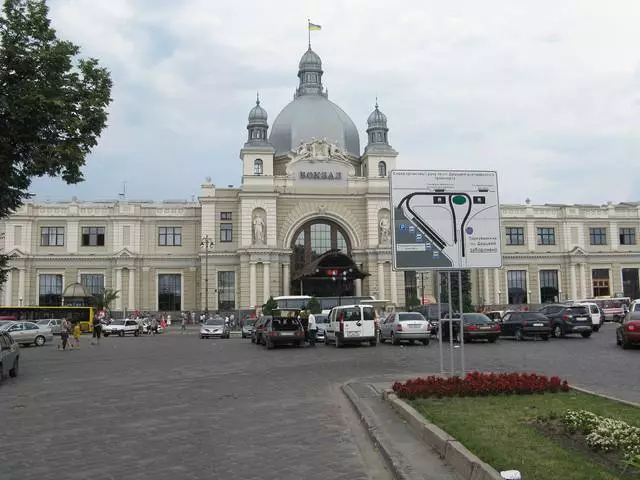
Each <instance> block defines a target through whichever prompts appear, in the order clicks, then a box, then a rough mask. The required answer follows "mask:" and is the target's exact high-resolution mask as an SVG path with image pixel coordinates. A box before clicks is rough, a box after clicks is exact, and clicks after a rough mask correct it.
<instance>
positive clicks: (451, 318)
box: [447, 270, 455, 375]
mask: <svg viewBox="0 0 640 480" xmlns="http://www.w3.org/2000/svg"><path fill="white" fill-rule="evenodd" d="M447 293H448V296H449V356H450V357H451V375H453V374H454V373H455V363H454V361H453V302H452V301H451V270H449V271H448V272H447Z"/></svg>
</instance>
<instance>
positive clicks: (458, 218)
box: [389, 170, 502, 270]
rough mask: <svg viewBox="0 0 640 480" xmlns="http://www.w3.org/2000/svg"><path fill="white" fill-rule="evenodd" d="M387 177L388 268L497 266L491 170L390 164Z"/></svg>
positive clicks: (497, 233) (499, 263) (497, 215)
mask: <svg viewBox="0 0 640 480" xmlns="http://www.w3.org/2000/svg"><path fill="white" fill-rule="evenodd" d="M389 178H390V181H389V187H390V192H391V193H390V195H391V217H392V225H393V229H392V245H393V267H394V269H396V270H424V269H434V270H466V269H470V268H500V267H501V266H502V252H501V246H500V203H499V201H498V175H497V173H496V172H492V171H475V170H393V171H391V172H390V174H389Z"/></svg>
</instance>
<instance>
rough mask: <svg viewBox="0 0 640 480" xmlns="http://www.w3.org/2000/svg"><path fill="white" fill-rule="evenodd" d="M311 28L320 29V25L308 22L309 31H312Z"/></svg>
mask: <svg viewBox="0 0 640 480" xmlns="http://www.w3.org/2000/svg"><path fill="white" fill-rule="evenodd" d="M312 30H322V26H321V25H316V24H315V23H311V22H309V31H312Z"/></svg>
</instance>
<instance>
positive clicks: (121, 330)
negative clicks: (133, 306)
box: [102, 320, 140, 337]
mask: <svg viewBox="0 0 640 480" xmlns="http://www.w3.org/2000/svg"><path fill="white" fill-rule="evenodd" d="M102 334H103V335H104V336H105V337H108V336H109V335H118V336H119V337H124V336H125V335H134V336H136V337H137V336H138V335H140V324H139V323H138V321H137V320H114V321H113V322H111V323H110V324H109V325H105V326H104V327H102Z"/></svg>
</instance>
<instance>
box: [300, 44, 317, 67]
mask: <svg viewBox="0 0 640 480" xmlns="http://www.w3.org/2000/svg"><path fill="white" fill-rule="evenodd" d="M309 67H316V68H318V69H320V68H322V60H321V59H320V56H319V55H318V54H317V53H316V52H314V51H313V50H311V47H309V50H307V51H306V52H304V55H302V58H301V59H300V63H299V64H298V69H299V70H305V69H308V68H309Z"/></svg>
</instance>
